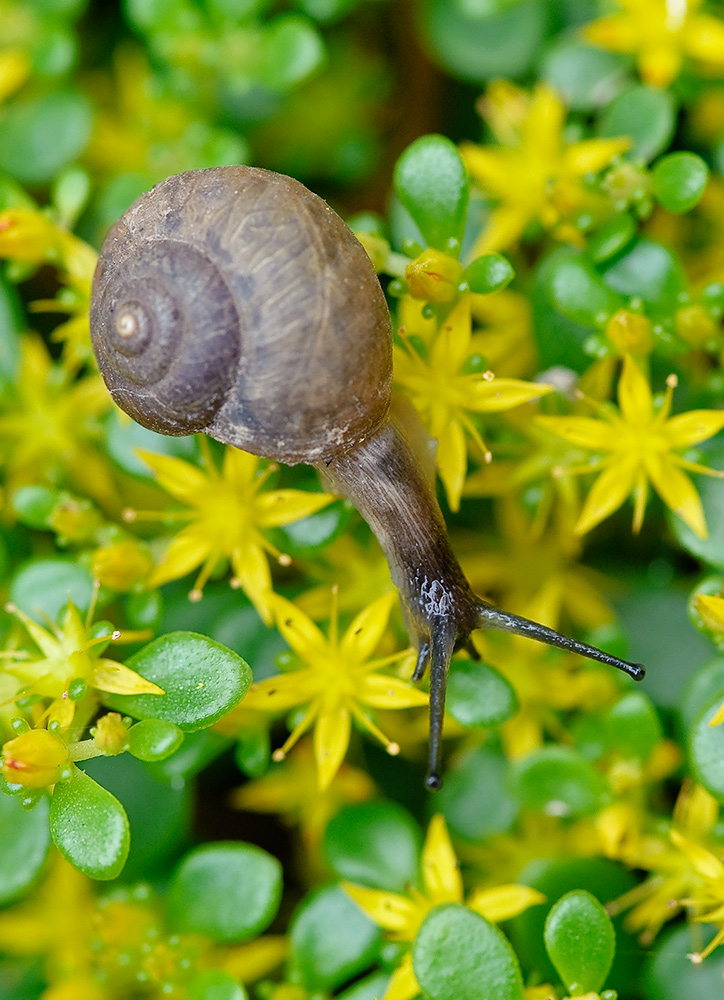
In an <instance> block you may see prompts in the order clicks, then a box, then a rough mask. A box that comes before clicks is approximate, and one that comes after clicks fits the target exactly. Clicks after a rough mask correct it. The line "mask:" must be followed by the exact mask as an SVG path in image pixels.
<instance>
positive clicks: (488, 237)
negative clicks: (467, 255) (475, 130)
mask: <svg viewBox="0 0 724 1000" xmlns="http://www.w3.org/2000/svg"><path fill="white" fill-rule="evenodd" d="M483 107H484V109H485V111H484V113H485V117H486V119H487V122H488V124H489V125H490V129H491V131H492V132H493V135H494V136H495V138H496V140H497V142H498V145H497V146H476V145H474V144H473V143H470V142H466V143H463V144H462V145H461V147H460V153H461V155H462V158H463V160H464V161H465V164H466V166H467V168H468V170H469V171H470V175H471V177H472V179H473V180H474V181H475V182H476V183H477V184H478V185H479V186H480V188H481V189H482V191H483V192H484V194H486V195H488V196H489V197H490V198H491V199H492V200H493V201H495V202H496V207H495V208H493V209H492V211H491V213H490V217H489V219H488V222H487V225H486V227H485V229H484V230H483V232H482V234H481V236H480V238H479V240H478V241H477V243H476V245H475V249H474V251H473V255H474V256H476V255H477V254H481V253H484V252H485V251H489V250H505V249H507V248H509V247H514V246H515V245H516V244H517V243H518V241H519V240H520V238H521V236H522V235H523V233H524V231H525V229H526V227H527V226H528V225H529V224H530V223H532V222H536V223H538V224H540V225H542V226H543V228H544V229H546V230H555V229H556V227H557V226H559V224H561V223H562V222H568V221H569V220H571V219H572V218H573V217H574V215H575V214H576V213H577V212H578V211H580V209H581V208H582V207H583V205H584V204H585V197H586V196H585V190H584V187H583V183H582V181H583V178H584V177H585V175H586V174H595V173H598V172H599V171H600V170H602V169H603V168H604V167H606V166H608V164H609V163H610V162H611V160H613V158H614V157H615V156H618V155H619V154H620V153H623V152H625V151H626V150H627V149H628V148H629V146H630V145H631V142H630V140H629V139H628V138H626V137H622V138H616V139H584V140H582V141H580V142H567V141H566V140H565V139H564V135H563V127H564V124H565V114H566V109H565V107H564V105H563V103H562V101H561V100H560V98H559V97H558V95H557V94H556V92H555V91H554V90H553V88H552V87H551V86H549V85H548V84H546V83H539V84H538V85H537V86H536V88H535V90H534V91H533V93H532V94H531V95H528V94H527V93H525V91H522V90H520V89H519V88H518V87H516V86H515V85H514V84H512V83H509V82H507V81H505V80H496V81H494V82H493V83H491V84H490V86H489V87H488V91H487V94H486V97H485V101H484V102H483ZM566 233H567V236H572V235H573V234H572V233H571V232H568V231H566Z"/></svg>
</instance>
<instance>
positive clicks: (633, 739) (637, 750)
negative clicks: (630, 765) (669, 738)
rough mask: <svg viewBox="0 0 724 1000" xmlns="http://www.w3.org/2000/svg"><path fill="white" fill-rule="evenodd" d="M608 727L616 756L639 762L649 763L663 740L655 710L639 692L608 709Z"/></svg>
mask: <svg viewBox="0 0 724 1000" xmlns="http://www.w3.org/2000/svg"><path fill="white" fill-rule="evenodd" d="M605 728H606V736H607V741H608V745H609V748H610V749H611V751H612V752H613V753H615V754H618V755H620V756H621V757H634V758H636V759H638V760H640V761H645V760H648V758H649V757H650V756H651V753H652V751H653V749H654V747H655V746H656V744H657V743H658V742H659V740H660V739H662V737H663V729H662V726H661V721H660V719H659V717H658V715H657V714H656V709H655V708H654V706H653V704H652V702H651V701H649V699H648V698H647V697H646V695H645V694H642V693H641V692H640V691H630V692H629V693H628V694H626V695H624V697H623V698H621V699H619V701H617V702H616V704H615V705H613V706H612V707H611V708H610V709H609V711H608V712H607V713H606V717H605Z"/></svg>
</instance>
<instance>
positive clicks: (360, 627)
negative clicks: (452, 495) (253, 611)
mask: <svg viewBox="0 0 724 1000" xmlns="http://www.w3.org/2000/svg"><path fill="white" fill-rule="evenodd" d="M396 599H397V598H396V595H395V594H392V593H390V594H385V595H384V597H380V598H379V599H378V600H376V601H374V602H373V603H372V604H370V605H369V606H368V607H366V608H365V609H364V610H363V611H360V613H359V614H358V615H357V616H356V617H355V619H354V620H353V621H352V623H351V624H350V625H349V627H348V628H347V630H346V631H345V633H344V635H343V636H341V637H340V636H339V626H338V618H337V607H336V592H335V591H333V606H332V613H331V616H330V622H329V634H328V635H324V633H323V632H321V631H320V629H319V628H318V627H317V626H316V625H315V624H314V622H313V621H312V619H311V618H309V617H308V616H307V615H305V614H304V612H303V611H301V610H300V609H299V608H298V607H297V606H296V605H294V604H292V603H291V602H290V601H287V600H285V599H284V598H283V597H279V595H278V594H273V595H271V597H270V602H271V606H272V608H273V610H274V614H275V617H276V620H277V628H278V629H279V631H280V632H281V634H282V636H283V637H284V638H285V639H286V641H287V643H288V644H289V646H290V647H291V648H292V650H293V651H294V652H295V653H296V654H297V656H298V657H299V658H300V659H301V660H302V661H304V663H305V664H306V666H305V667H302V668H300V669H292V670H290V672H289V673H286V674H280V675H277V676H274V677H269V678H267V679H266V680H263V681H260V682H259V683H258V684H252V686H251V688H250V690H249V693H248V694H247V695H246V698H245V699H244V706H245V707H247V708H252V709H261V710H263V711H270V712H288V711H289V710H290V709H292V708H296V707H297V706H300V707H301V706H305V708H306V711H305V713H304V716H303V717H302V720H301V722H299V724H298V725H297V726H296V727H295V729H294V730H293V732H292V734H291V736H290V737H289V738H288V739H287V741H286V743H285V744H284V746H283V747H282V748H281V749H280V750H277V751H275V753H274V759H275V760H283V759H284V757H285V756H286V754H287V753H288V752H289V750H290V749H291V748H292V747H293V746H294V744H295V743H296V742H297V740H298V739H299V737H300V736H302V735H303V734H304V733H305V732H307V730H308V729H310V728H311V727H312V726H314V756H315V759H316V762H317V773H318V780H319V787H320V789H322V790H324V789H326V788H328V787H329V785H330V782H331V781H332V779H333V778H334V776H335V774H336V773H337V771H338V769H339V766H340V764H341V763H342V761H343V759H344V756H345V754H346V752H347V747H348V746H349V738H350V731H351V724H352V719H354V720H355V721H356V722H357V723H358V725H359V726H360V727H361V728H362V729H364V730H366V731H367V732H368V733H371V734H372V736H374V737H375V738H376V739H378V740H379V741H380V742H381V743H382V744H383V745H384V747H385V749H386V750H387V752H388V753H391V754H396V753H398V751H399V747H398V746H397V744H394V743H391V742H390V741H389V740H388V739H387V737H386V736H385V735H384V733H382V732H381V731H380V730H379V728H378V727H377V726H376V725H375V723H374V722H373V721H372V719H371V718H370V715H369V713H368V711H367V710H368V709H369V708H372V709H376V708H381V709H385V708H386V709H392V708H411V707H414V706H418V705H426V704H427V702H428V696H427V694H426V693H425V692H424V691H421V690H420V689H419V688H417V687H414V686H413V685H412V684H408V683H407V681H403V680H400V679H399V678H397V677H392V676H390V675H389V674H383V673H380V671H381V670H383V669H384V668H386V667H391V666H393V665H396V666H401V665H402V664H403V663H404V664H408V663H409V666H410V668H412V665H413V663H414V653H413V652H412V651H411V650H409V649H407V650H403V651H401V652H399V653H393V654H392V655H391V656H385V657H382V658H380V659H370V657H371V656H372V653H373V652H374V651H375V650H376V649H377V647H378V646H379V644H380V642H381V641H382V638H383V636H384V634H385V631H386V629H387V622H388V619H389V617H390V612H391V610H392V605H393V604H394V602H395V600H396Z"/></svg>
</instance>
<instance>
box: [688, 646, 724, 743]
mask: <svg viewBox="0 0 724 1000" xmlns="http://www.w3.org/2000/svg"><path fill="white" fill-rule="evenodd" d="M715 697H720V698H721V700H722V701H724V656H717V657H715V658H714V659H713V660H709V661H708V662H707V663H704V664H703V665H702V666H701V667H699V669H698V670H697V671H696V673H695V674H694V676H693V677H691V678H690V679H689V682H688V683H687V685H686V687H685V688H684V693H683V696H682V697H681V698H680V700H679V703H678V707H679V712H680V715H681V720H682V722H683V724H684V727H685V729H686V730H687V731H688V730H689V729H691V727H692V726H693V725H694V720H695V719H696V717H697V716H698V715H699V714H700V713H701V712H702V711H703V709H704V708H705V707H706V706H707V705H710V704H711V703H712V701H713V700H714V698H715Z"/></svg>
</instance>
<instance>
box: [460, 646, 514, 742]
mask: <svg viewBox="0 0 724 1000" xmlns="http://www.w3.org/2000/svg"><path fill="white" fill-rule="evenodd" d="M445 710H446V711H447V712H448V714H449V715H451V716H452V717H453V719H455V721H456V722H459V723H460V725H461V726H467V727H469V728H479V729H484V728H486V727H489V726H499V725H500V724H501V723H502V722H505V721H506V720H507V719H509V718H511V716H513V715H515V713H516V711H517V710H518V699H517V698H516V696H515V691H514V690H513V688H512V687H511V685H510V684H509V683H508V681H507V680H506V679H505V677H503V675H502V674H500V673H498V671H497V670H495V669H493V667H489V666H488V665H487V664H485V663H479V662H476V661H475V660H470V659H460V660H454V661H453V664H452V668H451V670H450V676H449V678H448V685H447V698H446V702H445Z"/></svg>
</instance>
